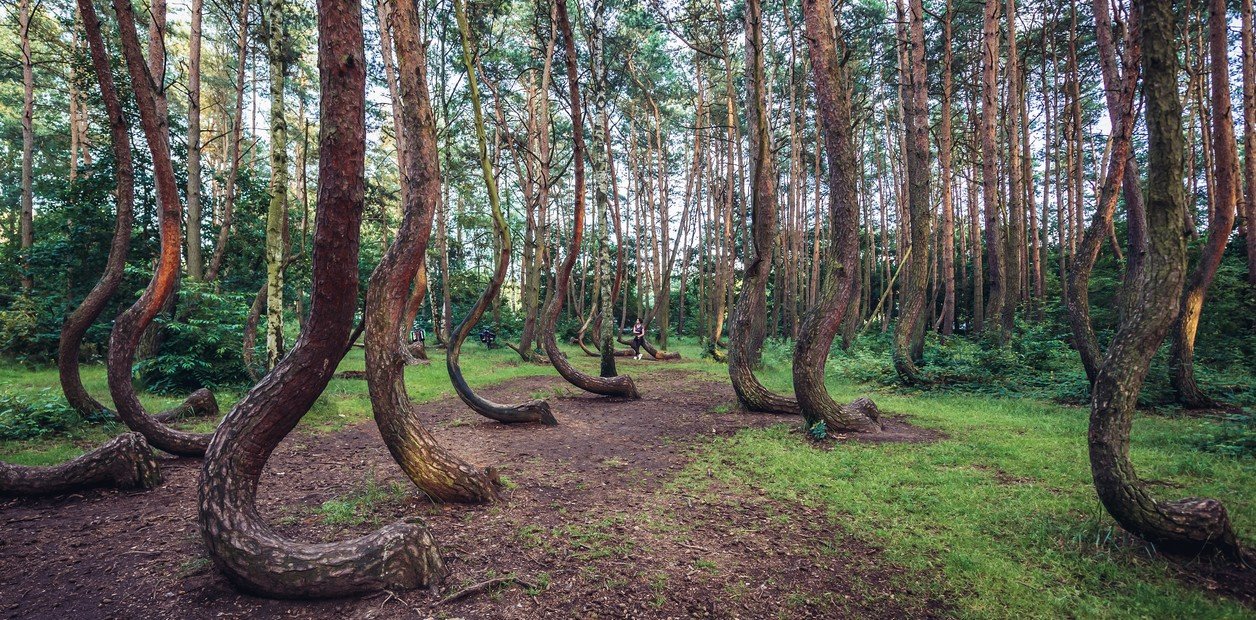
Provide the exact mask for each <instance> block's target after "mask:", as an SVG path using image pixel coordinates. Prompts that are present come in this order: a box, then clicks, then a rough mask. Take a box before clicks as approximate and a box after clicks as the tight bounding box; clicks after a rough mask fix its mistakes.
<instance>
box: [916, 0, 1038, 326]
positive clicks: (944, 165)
mask: <svg viewBox="0 0 1256 620" xmlns="http://www.w3.org/2000/svg"><path fill="white" fill-rule="evenodd" d="M951 19H952V3H951V0H947V1H946V15H945V17H944V18H943V20H942V50H943V51H942V111H941V121H940V122H939V125H938V167H939V169H940V172H941V174H942V235H941V237H942V247H941V248H939V251H940V252H941V253H942V288H943V291H944V292H943V294H942V314H941V315H940V316H939V317H938V327H939V331H940V332H942V335H943V336H950V335H951V332H953V331H954V330H955V205H954V200H953V196H952V193H953V190H952V187H951V181H952V179H951V174H952V172H951V140H952V136H951V131H952V129H951V94H952V92H953V90H954V87H953V84H954V75H953V65H954V64H955V53H954V51H953V49H952V47H953V44H952V36H951V32H952V31H951ZM1035 238H1036V237H1035Z"/></svg>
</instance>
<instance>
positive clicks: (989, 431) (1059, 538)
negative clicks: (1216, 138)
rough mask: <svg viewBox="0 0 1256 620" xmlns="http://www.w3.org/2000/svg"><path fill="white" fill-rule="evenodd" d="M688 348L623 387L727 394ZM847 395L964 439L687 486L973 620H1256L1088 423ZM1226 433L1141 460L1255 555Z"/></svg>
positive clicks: (480, 371) (427, 385)
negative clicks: (681, 385)
mask: <svg viewBox="0 0 1256 620" xmlns="http://www.w3.org/2000/svg"><path fill="white" fill-rule="evenodd" d="M672 348H673V349H674V350H679V351H680V352H681V353H682V355H683V356H684V359H683V360H682V361H679V362H669V363H668V364H667V365H666V366H664V365H662V364H658V365H655V364H640V365H638V364H631V363H627V362H621V371H624V372H628V373H630V374H634V375H639V376H641V378H640V379H639V383H641V385H642V387H643V390H648V381H649V378H648V373H649V372H652V371H654V372H657V371H658V370H662V369H664V368H666V369H667V370H669V371H671V370H690V371H695V372H700V373H704V374H707V375H709V376H710V377H711V378H713V379H716V380H721V381H725V380H727V368H726V366H724V365H723V364H718V363H715V362H712V361H710V360H705V359H701V358H700V357H699V349H698V348H697V346H696V344H694V343H693V342H692V341H682V342H680V343H674V344H673V346H672ZM433 353H435V355H434V356H433V364H432V365H431V366H421V367H412V368H409V369H408V370H407V372H406V384H407V387H408V388H409V391H410V394H411V397H412V398H414V399H415V400H416V401H429V400H432V399H436V398H440V397H442V396H444V395H447V394H451V393H452V391H451V388H450V387H449V382H448V377H447V374H446V372H445V366H444V363H443V358H441V357H440V355H439V353H438V352H433ZM571 358H572V360H573V361H575V362H577V363H578V364H582V365H587V367H588V368H589V369H593V368H594V366H593V360H589V359H586V358H584V357H583V356H581V355H577V354H575V353H573V354H572V355H571ZM582 367H583V366H582ZM360 369H362V354H361V351H360V350H355V351H354V352H353V353H351V354H350V356H349V358H348V359H346V360H345V362H344V363H343V364H342V365H341V370H360ZM463 369H464V373H465V375H466V377H467V379H468V381H469V382H470V383H471V385H472V386H475V387H481V386H486V385H490V384H493V383H498V382H501V381H505V380H509V379H513V378H516V377H523V376H531V375H550V374H552V370H550V369H549V367H547V366H542V365H532V364H524V363H521V362H519V361H518V358H517V357H515V356H514V354H513V353H512V352H511V351H509V350H505V349H502V350H494V351H485V350H484V349H483V348H481V347H477V346H469V347H467V351H466V353H465V354H464V356H463ZM84 379H85V383H86V384H87V386H88V389H90V390H92V392H93V393H94V394H97V395H99V396H104V395H106V394H107V390H106V388H105V385H104V373H103V369H102V368H100V367H97V366H91V367H87V368H85V370H84ZM761 379H762V380H763V382H764V383H765V384H766V385H768V386H769V387H771V388H773V389H776V390H780V391H788V389H789V385H790V378H789V368H788V366H787V365H778V366H775V367H769V368H767V369H765V370H764V371H763V372H762V373H761ZM56 385H57V381H56V372H55V370H40V371H30V370H27V369H23V368H19V367H16V366H9V365H0V391H9V390H39V389H41V388H45V387H50V386H52V387H54V388H55V386H56ZM366 389H367V387H366V382H365V381H361V380H343V379H335V380H333V381H332V383H331V385H330V386H329V387H328V389H327V392H326V393H325V394H324V396H323V398H322V399H321V400H320V403H319V404H318V405H317V406H316V407H315V409H314V411H312V412H311V413H310V414H309V415H307V416H306V418H305V419H304V420H303V421H302V425H303V426H304V427H305V428H306V429H307V430H309V431H314V432H324V431H330V430H335V429H338V428H341V427H343V426H344V425H346V424H352V423H357V422H359V421H363V420H367V419H369V418H370V415H371V412H370V402H369V399H368V397H367V392H366ZM829 389H830V391H831V393H832V394H833V396H834V397H835V398H837V399H838V400H841V401H849V400H852V399H854V398H856V397H858V396H863V395H868V393H869V390H875V393H873V394H871V396H872V397H873V398H874V400H876V401H877V404H878V405H879V406H880V407H881V408H882V409H883V410H885V411H887V412H891V413H902V414H908V415H909V416H911V420H912V422H913V423H915V424H917V425H920V426H924V427H929V428H934V429H938V430H941V431H943V432H945V433H946V434H947V435H948V438H946V439H943V440H941V441H937V442H934V443H931V444H923V445H922V444H861V443H853V442H848V443H844V444H842V445H838V446H835V447H833V449H831V450H826V449H822V448H819V447H816V446H815V445H814V444H812V443H811V442H809V441H807V440H805V439H804V438H803V436H802V435H801V434H800V433H799V432H798V429H799V428H800V426H801V424H800V423H797V424H795V423H789V424H781V425H777V426H774V427H772V428H769V429H765V430H745V431H742V432H740V433H738V434H737V435H735V436H733V437H731V438H724V439H717V440H715V441H713V442H712V443H709V444H704V445H703V446H702V447H700V448H698V449H697V450H696V451H695V460H694V462H693V463H692V464H691V465H690V466H688V467H687V468H686V470H685V471H684V472H682V473H681V474H680V475H679V476H678V477H677V478H676V480H675V481H674V483H673V484H675V485H678V486H681V487H685V488H686V489H690V490H693V491H695V492H698V493H705V492H714V491H712V489H711V488H710V486H711V485H712V483H713V480H712V478H709V477H708V471H710V472H712V473H713V474H714V481H715V482H719V483H723V484H732V485H733V486H734V487H737V486H746V487H750V488H754V489H762V490H764V491H765V492H767V493H768V494H770V495H772V496H774V497H776V498H779V499H783V500H794V501H802V502H805V503H807V504H810V505H816V506H820V507H823V508H825V509H826V510H827V511H828V512H829V513H830V514H831V515H832V517H833V519H834V522H835V523H838V524H840V525H841V527H842V534H841V535H853V536H857V537H859V538H861V539H863V540H866V541H869V542H871V543H874V544H876V545H878V546H880V547H882V548H883V549H884V550H885V553H886V555H887V557H888V559H890V560H891V561H893V562H895V563H897V564H900V565H903V566H905V567H907V568H909V569H910V571H909V573H908V574H906V575H904V576H903V577H902V579H903V580H905V581H908V582H910V583H912V584H913V586H914V587H915V588H916V589H921V588H925V589H928V590H931V591H933V592H936V593H941V594H943V596H945V598H946V600H948V601H949V602H950V603H951V604H953V605H954V606H955V613H956V614H957V615H959V616H961V617H971V618H994V617H1001V618H1002V617H1013V616H1023V617H1028V618H1042V617H1083V618H1093V617H1147V618H1160V617H1190V618H1240V617H1251V615H1252V610H1249V609H1245V608H1243V607H1241V606H1239V605H1238V604H1236V603H1234V602H1231V601H1229V600H1226V599H1222V598H1219V597H1216V596H1213V595H1211V594H1209V593H1207V592H1205V591H1203V590H1200V589H1197V588H1192V587H1189V586H1187V585H1184V584H1183V583H1182V582H1181V581H1179V580H1178V579H1177V578H1176V577H1175V576H1174V574H1175V569H1174V568H1173V567H1172V565H1171V564H1169V563H1168V562H1166V561H1165V560H1163V559H1162V558H1159V557H1155V556H1153V555H1152V554H1151V553H1150V549H1149V548H1147V547H1146V546H1145V545H1143V544H1142V543H1139V542H1138V541H1136V540H1132V539H1130V538H1129V537H1127V536H1124V535H1122V534H1120V532H1119V530H1118V529H1117V528H1116V526H1115V523H1114V522H1113V520H1112V519H1111V518H1110V517H1109V516H1108V515H1107V514H1106V513H1105V512H1104V510H1103V508H1102V506H1101V505H1100V504H1099V502H1098V500H1097V499H1096V497H1095V494H1094V490H1093V487H1092V486H1091V479H1090V470H1089V464H1088V459H1087V453H1086V429H1087V412H1086V410H1085V409H1083V408H1077V407H1065V406H1059V405H1055V404H1051V403H1047V402H1043V401H1041V400H1034V399H1029V398H997V397H991V396H974V395H970V396H965V395H957V394H947V393H938V392H925V393H914V394H902V393H896V392H894V391H892V390H887V389H884V388H869V387H867V386H859V385H854V384H851V383H849V382H846V381H844V380H842V379H839V378H837V377H836V376H834V373H830V375H829ZM236 397H237V396H236V395H225V396H224V395H221V394H220V395H219V401H220V403H221V404H222V405H223V406H224V407H227V406H230V404H231V402H233V401H234V399H235V398H236ZM142 399H143V400H144V401H145V404H146V405H148V406H149V407H152V408H154V409H156V408H160V407H162V406H168V405H170V404H173V403H174V402H176V400H177V399H170V398H157V397H153V396H149V395H144V396H142ZM717 410H720V411H724V410H726V409H725V408H724V407H718V408H717ZM202 424H204V423H202ZM1216 425H1217V422H1215V421H1210V420H1201V419H1193V418H1185V417H1164V416H1149V415H1139V416H1138V417H1137V418H1136V421H1135V424H1134V433H1133V438H1132V439H1133V450H1132V457H1133V460H1134V462H1135V463H1136V465H1137V467H1138V471H1139V474H1140V475H1141V476H1142V477H1143V478H1144V479H1147V480H1157V481H1166V482H1169V483H1172V484H1173V485H1174V486H1172V487H1165V486H1156V487H1153V488H1154V490H1155V492H1156V493H1157V494H1158V495H1160V496H1163V497H1165V498H1180V497H1187V496H1203V497H1215V498H1218V499H1221V500H1222V501H1224V502H1225V504H1226V507H1227V508H1228V509H1229V512H1230V516H1231V518H1232V519H1233V521H1234V524H1235V526H1236V528H1237V529H1238V531H1239V532H1240V535H1244V536H1246V537H1248V539H1251V538H1252V532H1253V531H1254V529H1256V466H1254V465H1256V462H1253V461H1252V460H1251V459H1248V460H1241V459H1236V458H1233V457H1227V456H1224V455H1218V454H1214V453H1208V452H1203V451H1200V450H1199V449H1198V447H1197V445H1196V438H1197V437H1198V436H1200V435H1201V434H1207V433H1209V432H1213V431H1215V429H1216ZM117 430H118V429H117V428H116V427H113V426H108V425H106V426H105V427H87V429H86V430H82V431H80V430H75V431H73V432H71V433H70V434H68V435H67V436H64V437H58V438H54V439H48V440H41V441H36V442H9V443H4V444H0V458H3V459H4V460H9V461H12V462H19V463H24V464H48V463H55V462H59V461H63V460H65V459H68V458H71V457H73V456H75V455H76V454H78V453H79V452H80V451H81V450H82V448H83V447H88V446H91V445H92V444H94V443H97V442H98V441H99V440H101V439H103V438H105V437H107V436H109V435H110V434H113V433H115V432H117ZM385 494H386V493H385ZM367 496H369V494H366V495H363V494H355V495H354V496H351V497H347V498H339V499H338V500H333V501H332V502H328V504H325V505H324V510H323V511H322V512H323V516H324V518H325V519H328V520H336V519H342V518H343V519H352V518H354V517H353V515H356V514H358V513H359V510H358V507H359V505H360V502H362V501H366V499H364V498H365V497H367ZM377 500H378V498H377ZM610 525H612V524H610V523H597V524H594V525H593V526H589V527H582V528H569V529H564V530H562V531H559V532H555V533H554V535H556V536H558V537H559V538H560V539H562V541H564V542H565V545H564V546H565V547H568V548H569V552H571V553H575V554H589V555H591V556H594V555H596V556H604V555H610V556H617V555H620V554H623V553H625V552H627V551H630V549H628V548H625V546H624V541H622V540H619V539H618V537H616V536H614V535H613V532H612V529H611V528H610V527H609V526H610ZM517 538H518V541H519V544H525V545H546V546H548V545H549V544H550V543H551V542H552V541H551V540H550V537H549V536H546V535H545V534H544V533H543V532H542V531H541V530H540V529H539V528H538V529H532V528H524V530H521V531H520V532H519V533H518V534H517ZM702 568H707V567H702Z"/></svg>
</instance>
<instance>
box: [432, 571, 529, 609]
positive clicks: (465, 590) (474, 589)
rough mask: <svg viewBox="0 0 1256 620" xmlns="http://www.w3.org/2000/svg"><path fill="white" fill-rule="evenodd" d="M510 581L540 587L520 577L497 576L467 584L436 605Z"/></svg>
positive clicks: (527, 587) (526, 586)
mask: <svg viewBox="0 0 1256 620" xmlns="http://www.w3.org/2000/svg"><path fill="white" fill-rule="evenodd" d="M511 583H513V584H518V585H519V586H520V587H522V588H526V589H531V590H536V589H539V588H540V586H538V585H536V584H535V583H532V582H531V581H527V580H525V579H522V578H520V577H497V578H496V579H489V580H488V581H481V582H480V583H477V584H475V585H473V586H468V587H466V588H463V589H461V590H458V591H457V592H454V593H453V594H450V595H449V596H446V597H445V598H443V599H441V600H439V601H437V602H436V606H437V607H440V606H441V605H448V604H449V603H454V602H457V601H460V600H462V599H464V598H467V597H468V596H472V595H475V594H480V593H481V592H487V591H488V590H491V589H493V588H496V587H497V586H502V585H506V584H511Z"/></svg>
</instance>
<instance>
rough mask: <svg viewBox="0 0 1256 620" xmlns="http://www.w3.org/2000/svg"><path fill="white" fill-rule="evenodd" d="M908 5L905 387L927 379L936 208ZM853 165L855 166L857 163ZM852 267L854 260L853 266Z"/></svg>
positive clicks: (912, 3) (898, 329) (897, 363)
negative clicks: (921, 360) (923, 358)
mask: <svg viewBox="0 0 1256 620" xmlns="http://www.w3.org/2000/svg"><path fill="white" fill-rule="evenodd" d="M1009 1H1010V0H1009ZM900 2H901V0H900ZM900 6H901V4H900ZM908 6H909V10H910V12H911V16H910V22H909V24H910V25H909V26H908V40H907V41H904V42H903V44H904V45H906V46H907V55H908V62H907V67H905V69H906V71H905V72H904V73H905V77H906V80H905V82H906V90H907V93H906V97H905V99H904V101H905V105H904V109H903V113H904V117H905V118H904V119H903V120H904V121H905V122H904V125H905V127H906V129H907V136H906V140H907V162H906V163H907V202H908V209H909V210H910V212H911V221H910V222H909V225H910V231H911V247H912V248H913V250H912V259H911V264H910V265H908V268H907V282H906V285H907V286H906V288H905V289H904V290H903V306H902V312H901V314H899V317H898V323H896V324H895V326H894V353H893V355H894V369H895V370H896V371H897V372H898V376H899V378H900V379H901V380H902V381H903V382H905V383H919V382H920V381H922V380H923V377H922V376H921V374H920V369H919V368H917V367H916V358H917V355H918V353H917V352H918V351H919V349H920V347H921V346H922V344H923V339H924V309H925V303H926V302H927V301H928V299H929V295H928V294H927V290H926V287H927V286H928V283H929V255H930V252H929V240H930V236H931V233H930V224H931V222H930V220H931V218H932V216H933V209H932V208H931V207H930V205H929V91H928V84H926V83H925V72H926V67H925V16H924V4H923V2H922V0H909V2H908ZM900 12H901V9H900ZM945 71H946V72H948V73H949V72H950V67H946V69H945ZM846 123H847V125H849V124H850V121H849V120H847V121H846ZM851 159H852V160H853V159H854V157H853V156H852V157H851ZM830 161H832V160H830ZM851 164H852V165H855V164H854V162H853V161H852V162H851ZM830 165H831V164H830ZM856 174H857V173H856ZM849 192H850V193H849V196H850V199H852V200H854V199H857V193H856V191H855V189H854V188H853V187H852V188H851V189H850V190H849ZM857 209H858V208H857V207H855V206H854V205H852V209H851V213H852V214H853V215H854V217H855V219H856V220H857V219H858V210H857ZM858 230H859V229H858V223H857V222H856V223H855V224H854V228H853V231H852V232H851V233H850V234H851V236H852V238H853V239H854V242H853V243H854V245H855V252H854V254H853V256H854V260H858V256H859V254H858V252H859V247H858V244H859V237H858ZM842 234H846V233H845V232H843V233H842ZM853 263H854V261H852V266H853ZM856 273H857V272H856ZM853 277H857V275H856V276H853Z"/></svg>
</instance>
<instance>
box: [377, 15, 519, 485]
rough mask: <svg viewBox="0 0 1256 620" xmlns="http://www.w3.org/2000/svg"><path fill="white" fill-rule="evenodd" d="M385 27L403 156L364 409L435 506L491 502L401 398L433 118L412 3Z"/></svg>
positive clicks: (479, 476) (430, 198)
mask: <svg viewBox="0 0 1256 620" xmlns="http://www.w3.org/2000/svg"><path fill="white" fill-rule="evenodd" d="M390 22H391V24H389V25H390V26H391V29H392V34H393V37H392V38H393V41H394V42H395V43H396V46H397V60H398V66H399V67H400V69H401V70H400V74H401V79H400V84H399V90H400V96H399V97H398V98H397V102H398V106H397V114H398V116H399V118H400V119H401V122H400V123H399V125H400V127H401V133H400V134H399V135H398V136H397V146H398V148H399V149H400V150H401V152H402V157H401V161H402V164H403V166H404V167H403V169H402V183H404V184H405V186H406V191H404V192H402V196H403V198H402V201H403V204H402V212H403V217H402V221H401V224H400V226H399V227H398V228H397V236H396V237H395V238H394V239H393V243H392V245H391V246H389V248H388V251H387V252H385V253H384V256H383V258H382V259H380V263H379V266H378V267H376V268H375V272H374V273H373V274H371V281H370V286H369V287H368V288H367V293H366V313H365V314H366V378H367V385H368V388H369V390H370V394H371V405H372V408H373V409H374V411H375V422H376V423H377V424H378V425H379V431H380V435H382V436H383V438H384V443H385V444H387V446H388V451H389V452H391V453H392V455H393V459H395V460H396V461H397V464H399V465H401V468H402V469H403V470H405V472H406V475H407V476H409V477H410V479H411V480H413V481H414V483H415V485H417V486H418V487H419V488H420V489H422V490H423V492H424V493H426V494H427V495H428V496H430V497H432V498H435V499H438V500H441V501H459V502H472V503H478V502H485V501H491V500H494V499H496V498H497V489H496V486H495V484H494V482H495V476H494V475H493V474H492V472H491V471H481V470H479V469H477V468H475V467H472V466H471V465H469V464H467V463H465V462H464V461H462V460H461V459H459V458H458V457H456V456H454V455H453V454H450V453H449V452H447V451H446V450H445V449H444V448H442V447H441V446H440V444H438V443H437V442H436V440H435V438H434V437H432V435H431V433H429V432H428V431H427V429H426V428H424V427H423V424H422V420H421V419H420V418H419V416H418V414H417V413H416V412H415V411H414V406H413V404H412V403H411V402H410V396H409V395H408V394H407V393H406V384H405V365H406V364H405V351H406V346H405V344H404V343H403V342H402V341H400V340H398V339H397V338H396V337H395V335H396V334H398V333H399V332H401V331H404V330H405V328H406V324H405V323H404V321H403V319H404V317H405V316H406V315H407V313H408V312H409V311H410V308H411V304H410V300H412V299H414V294H413V293H412V292H410V291H409V290H408V289H409V288H410V283H411V282H412V281H415V280H416V276H417V279H419V280H426V278H424V277H423V275H422V263H423V258H424V255H425V253H426V252H427V243H428V239H429V238H430V237H431V233H432V214H433V212H434V210H435V207H436V204H437V203H438V202H439V201H440V169H439V159H438V155H437V153H436V121H435V117H434V116H433V113H432V104H431V102H430V101H429V100H428V93H427V66H426V62H425V54H426V51H425V50H424V47H423V44H422V43H421V42H420V38H419V32H420V28H419V20H418V14H417V10H416V8H415V5H414V4H413V3H410V2H400V3H398V4H397V5H396V6H395V7H394V10H393V11H392V15H391V17H390ZM389 25H384V26H383V27H384V28H388V27H389ZM421 284H424V285H425V284H426V282H422V283H421ZM424 288H426V286H424ZM421 297H422V294H420V298H421Z"/></svg>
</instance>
